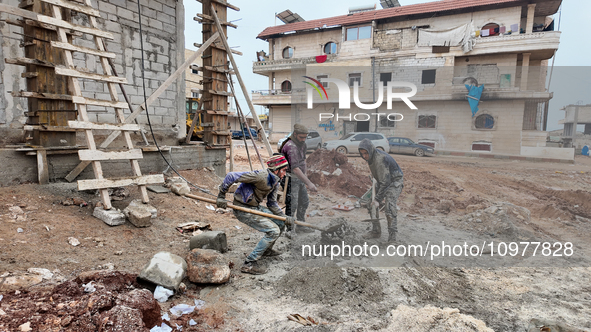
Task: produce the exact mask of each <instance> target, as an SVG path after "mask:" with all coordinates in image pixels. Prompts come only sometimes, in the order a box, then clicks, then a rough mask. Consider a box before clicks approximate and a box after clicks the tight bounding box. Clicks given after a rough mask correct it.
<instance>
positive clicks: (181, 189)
mask: <svg viewBox="0 0 591 332" xmlns="http://www.w3.org/2000/svg"><path fill="white" fill-rule="evenodd" d="M170 190H172V192H173V193H175V194H177V195H179V196H183V195H184V194H188V193H190V192H191V188H189V185H188V184H187V183H186V182H183V183H173V184H172V185H171V186H170Z"/></svg>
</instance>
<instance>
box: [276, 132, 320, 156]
mask: <svg viewBox="0 0 591 332" xmlns="http://www.w3.org/2000/svg"><path fill="white" fill-rule="evenodd" d="M289 136H291V133H289V134H287V135H285V137H283V138H280V139H279V141H278V142H277V151H278V152H281V151H280V149H281V144H283V142H285V140H286V139H287V138H288V137H289ZM321 147H322V137H320V134H319V133H318V132H317V131H316V130H310V131H309V132H308V137H307V138H306V150H318V149H320V148H321Z"/></svg>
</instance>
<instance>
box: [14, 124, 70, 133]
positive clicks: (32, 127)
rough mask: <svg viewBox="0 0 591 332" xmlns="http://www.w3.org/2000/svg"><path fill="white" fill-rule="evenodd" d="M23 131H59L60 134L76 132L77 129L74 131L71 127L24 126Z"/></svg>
mask: <svg viewBox="0 0 591 332" xmlns="http://www.w3.org/2000/svg"><path fill="white" fill-rule="evenodd" d="M23 130H24V131H33V130H39V131H59V132H66V131H68V132H72V131H76V129H72V128H70V127H64V126H46V125H24V126H23Z"/></svg>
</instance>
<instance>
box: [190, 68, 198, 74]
mask: <svg viewBox="0 0 591 332" xmlns="http://www.w3.org/2000/svg"><path fill="white" fill-rule="evenodd" d="M191 74H199V70H197V69H195V68H194V67H191Z"/></svg>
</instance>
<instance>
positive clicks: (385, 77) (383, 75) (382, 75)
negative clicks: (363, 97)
mask: <svg viewBox="0 0 591 332" xmlns="http://www.w3.org/2000/svg"><path fill="white" fill-rule="evenodd" d="M391 80H392V73H380V82H384V85H388V82H390V81H391Z"/></svg>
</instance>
